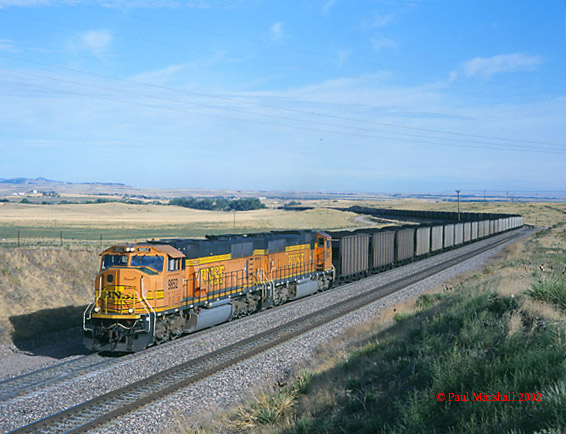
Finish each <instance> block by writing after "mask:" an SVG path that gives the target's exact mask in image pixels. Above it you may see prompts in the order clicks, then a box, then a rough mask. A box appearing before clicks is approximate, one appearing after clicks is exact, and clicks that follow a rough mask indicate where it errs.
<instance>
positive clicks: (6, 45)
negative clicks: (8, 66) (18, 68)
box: [0, 39, 18, 52]
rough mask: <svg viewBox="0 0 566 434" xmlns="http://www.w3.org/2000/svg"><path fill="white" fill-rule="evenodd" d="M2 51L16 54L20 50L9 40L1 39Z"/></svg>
mask: <svg viewBox="0 0 566 434" xmlns="http://www.w3.org/2000/svg"><path fill="white" fill-rule="evenodd" d="M0 51H8V52H15V51H18V49H17V48H16V46H15V45H14V43H13V42H12V41H10V40H9V39H0Z"/></svg>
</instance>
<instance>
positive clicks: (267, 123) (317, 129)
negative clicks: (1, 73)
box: [5, 77, 566, 154]
mask: <svg viewBox="0 0 566 434" xmlns="http://www.w3.org/2000/svg"><path fill="white" fill-rule="evenodd" d="M44 78H48V79H49V77H44ZM54 80H57V81H61V79H54ZM5 81H6V80H5ZM63 81H64V80H63ZM8 82H9V81H8ZM12 83H17V84H23V85H28V86H29V84H27V83H18V82H13V81H12ZM33 86H35V87H38V86H37V84H34V85H33ZM93 87H96V86H93ZM40 89H42V90H44V88H40ZM106 90H108V88H106ZM111 90H113V89H111ZM58 91H59V92H61V93H64V94H67V95H78V96H83V97H88V98H94V99H101V100H106V101H113V102H119V103H125V104H130V105H135V106H139V107H149V108H154V109H161V110H168V111H173V112H180V113H189V114H193V115H198V116H209V117H215V118H222V119H229V120H237V121H246V122H251V123H255V124H263V125H270V126H276V127H283V128H293V129H297V130H305V131H312V132H317V133H325V134H338V135H346V136H353V137H361V138H370V139H380V140H386V141H395V142H403V143H416V144H429V145H439V146H448V147H457V148H471V149H489V150H502V151H515V152H532V153H545V154H548V153H566V150H548V149H547V150H542V149H539V148H532V149H512V148H510V147H509V146H508V147H501V146H502V145H498V144H494V145H492V146H479V145H464V144H455V143H450V144H447V143H438V142H430V141H426V140H414V139H410V140H406V139H399V138H392V137H383V136H379V135H370V134H360V133H356V132H348V131H336V130H326V129H320V128H311V127H304V126H297V125H282V124H277V123H274V122H267V121H261V120H257V119H248V118H234V117H231V116H226V115H220V114H214V113H205V112H195V111H191V110H186V109H179V108H173V107H164V106H160V105H155V104H147V103H140V102H134V101H128V100H123V99H119V98H114V97H108V96H101V95H92V94H85V93H81V92H76V91H69V90H58ZM137 96H145V95H140V94H138V95H137ZM150 98H152V96H150ZM177 102H182V101H177ZM215 108H216V107H215ZM242 113H243V114H251V113H246V112H242ZM346 128H347V127H346Z"/></svg>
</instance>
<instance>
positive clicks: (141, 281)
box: [136, 276, 157, 333]
mask: <svg viewBox="0 0 566 434" xmlns="http://www.w3.org/2000/svg"><path fill="white" fill-rule="evenodd" d="M136 296H137V294H136ZM140 297H141V299H142V300H143V302H142V303H141V305H142V306H143V308H144V310H145V311H146V312H147V314H148V315H149V317H150V318H151V319H153V330H155V322H156V320H157V315H156V313H155V310H153V307H151V304H150V303H149V302H148V301H147V299H146V298H145V295H143V276H142V277H141V279H140ZM144 303H145V305H147V307H149V311H148V310H147V309H146V306H145V305H144ZM150 332H151V324H149V323H148V329H147V333H150Z"/></svg>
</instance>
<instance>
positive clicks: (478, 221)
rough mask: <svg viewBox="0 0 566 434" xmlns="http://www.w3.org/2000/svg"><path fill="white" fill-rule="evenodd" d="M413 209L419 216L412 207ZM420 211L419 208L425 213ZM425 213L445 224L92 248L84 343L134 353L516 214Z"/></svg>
mask: <svg viewBox="0 0 566 434" xmlns="http://www.w3.org/2000/svg"><path fill="white" fill-rule="evenodd" d="M421 217H422V216H421ZM425 217H426V216H425ZM429 217H431V218H444V219H447V220H446V222H444V223H433V224H429V225H419V226H416V225H414V226H403V227H387V228H383V229H360V230H357V231H352V232H348V231H340V232H328V233H326V232H320V231H319V232H317V231H310V230H302V231H280V232H269V233H263V234H249V235H224V236H208V237H207V238H206V239H204V240H195V239H164V240H159V241H148V242H145V243H136V244H124V245H117V246H113V247H110V248H109V249H107V250H105V251H104V252H102V254H101V265H100V272H99V274H98V276H97V279H96V284H95V291H94V299H93V301H92V303H91V304H90V305H89V306H88V307H87V309H86V311H85V313H84V318H83V329H84V334H85V345H86V346H87V347H88V348H89V349H92V350H96V351H114V352H135V351H139V350H142V349H144V348H146V347H148V346H150V345H153V344H158V343H161V342H164V341H168V340H170V339H174V338H176V337H178V336H180V335H182V334H184V333H191V332H194V331H197V330H201V329H203V328H207V327H211V326H213V325H215V324H219V323H222V322H225V321H230V320H232V319H235V318H238V317H241V316H245V315H249V314H251V313H254V312H257V311H260V310H263V309H266V308H269V307H272V306H277V305H280V304H282V303H285V302H287V301H290V300H295V299H298V298H301V297H305V296H308V295H310V294H313V293H315V292H318V291H323V290H325V289H328V288H330V287H331V286H332V284H333V283H334V282H338V281H349V280H355V279H359V278H362V277H364V276H367V275H369V274H370V273H375V272H379V271H381V270H384V269H387V268H391V267H393V266H397V265H401V264H404V263H407V262H410V261H413V260H416V259H420V258H422V257H426V256H428V255H431V254H435V253H439V252H441V251H444V250H446V249H450V248H453V247H458V246H460V245H463V244H465V243H469V242H473V241H476V240H479V239H482V238H485V237H488V236H491V235H495V234H497V233H500V232H504V231H507V230H511V229H515V228H518V227H520V226H522V225H523V218H522V217H521V216H516V215H500V214H471V215H469V216H468V217H467V218H468V220H469V221H464V222H457V221H453V220H452V219H455V215H444V216H436V217H433V216H432V215H430V216H429Z"/></svg>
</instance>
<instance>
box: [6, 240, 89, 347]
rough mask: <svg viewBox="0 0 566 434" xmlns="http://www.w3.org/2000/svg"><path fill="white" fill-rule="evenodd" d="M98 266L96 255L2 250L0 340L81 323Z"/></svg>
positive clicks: (20, 337)
mask: <svg viewBox="0 0 566 434" xmlns="http://www.w3.org/2000/svg"><path fill="white" fill-rule="evenodd" d="M98 261H99V258H98V252H97V251H96V250H86V249H81V250H78V249H77V250H68V249H45V248H42V249H2V248H0V340H4V341H6V340H9V339H10V338H11V337H12V336H14V337H15V338H19V339H22V338H28V337H32V336H34V335H35V334H36V333H38V332H40V331H49V329H57V328H61V327H65V326H69V325H78V324H80V323H81V317H80V314H79V312H80V310H81V309H80V307H81V306H84V305H86V304H87V303H88V302H89V301H90V299H91V298H92V288H93V286H94V279H95V278H96V273H97V269H98ZM69 314H72V315H73V316H75V315H77V314H78V315H77V317H76V318H69V317H68V316H69Z"/></svg>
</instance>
